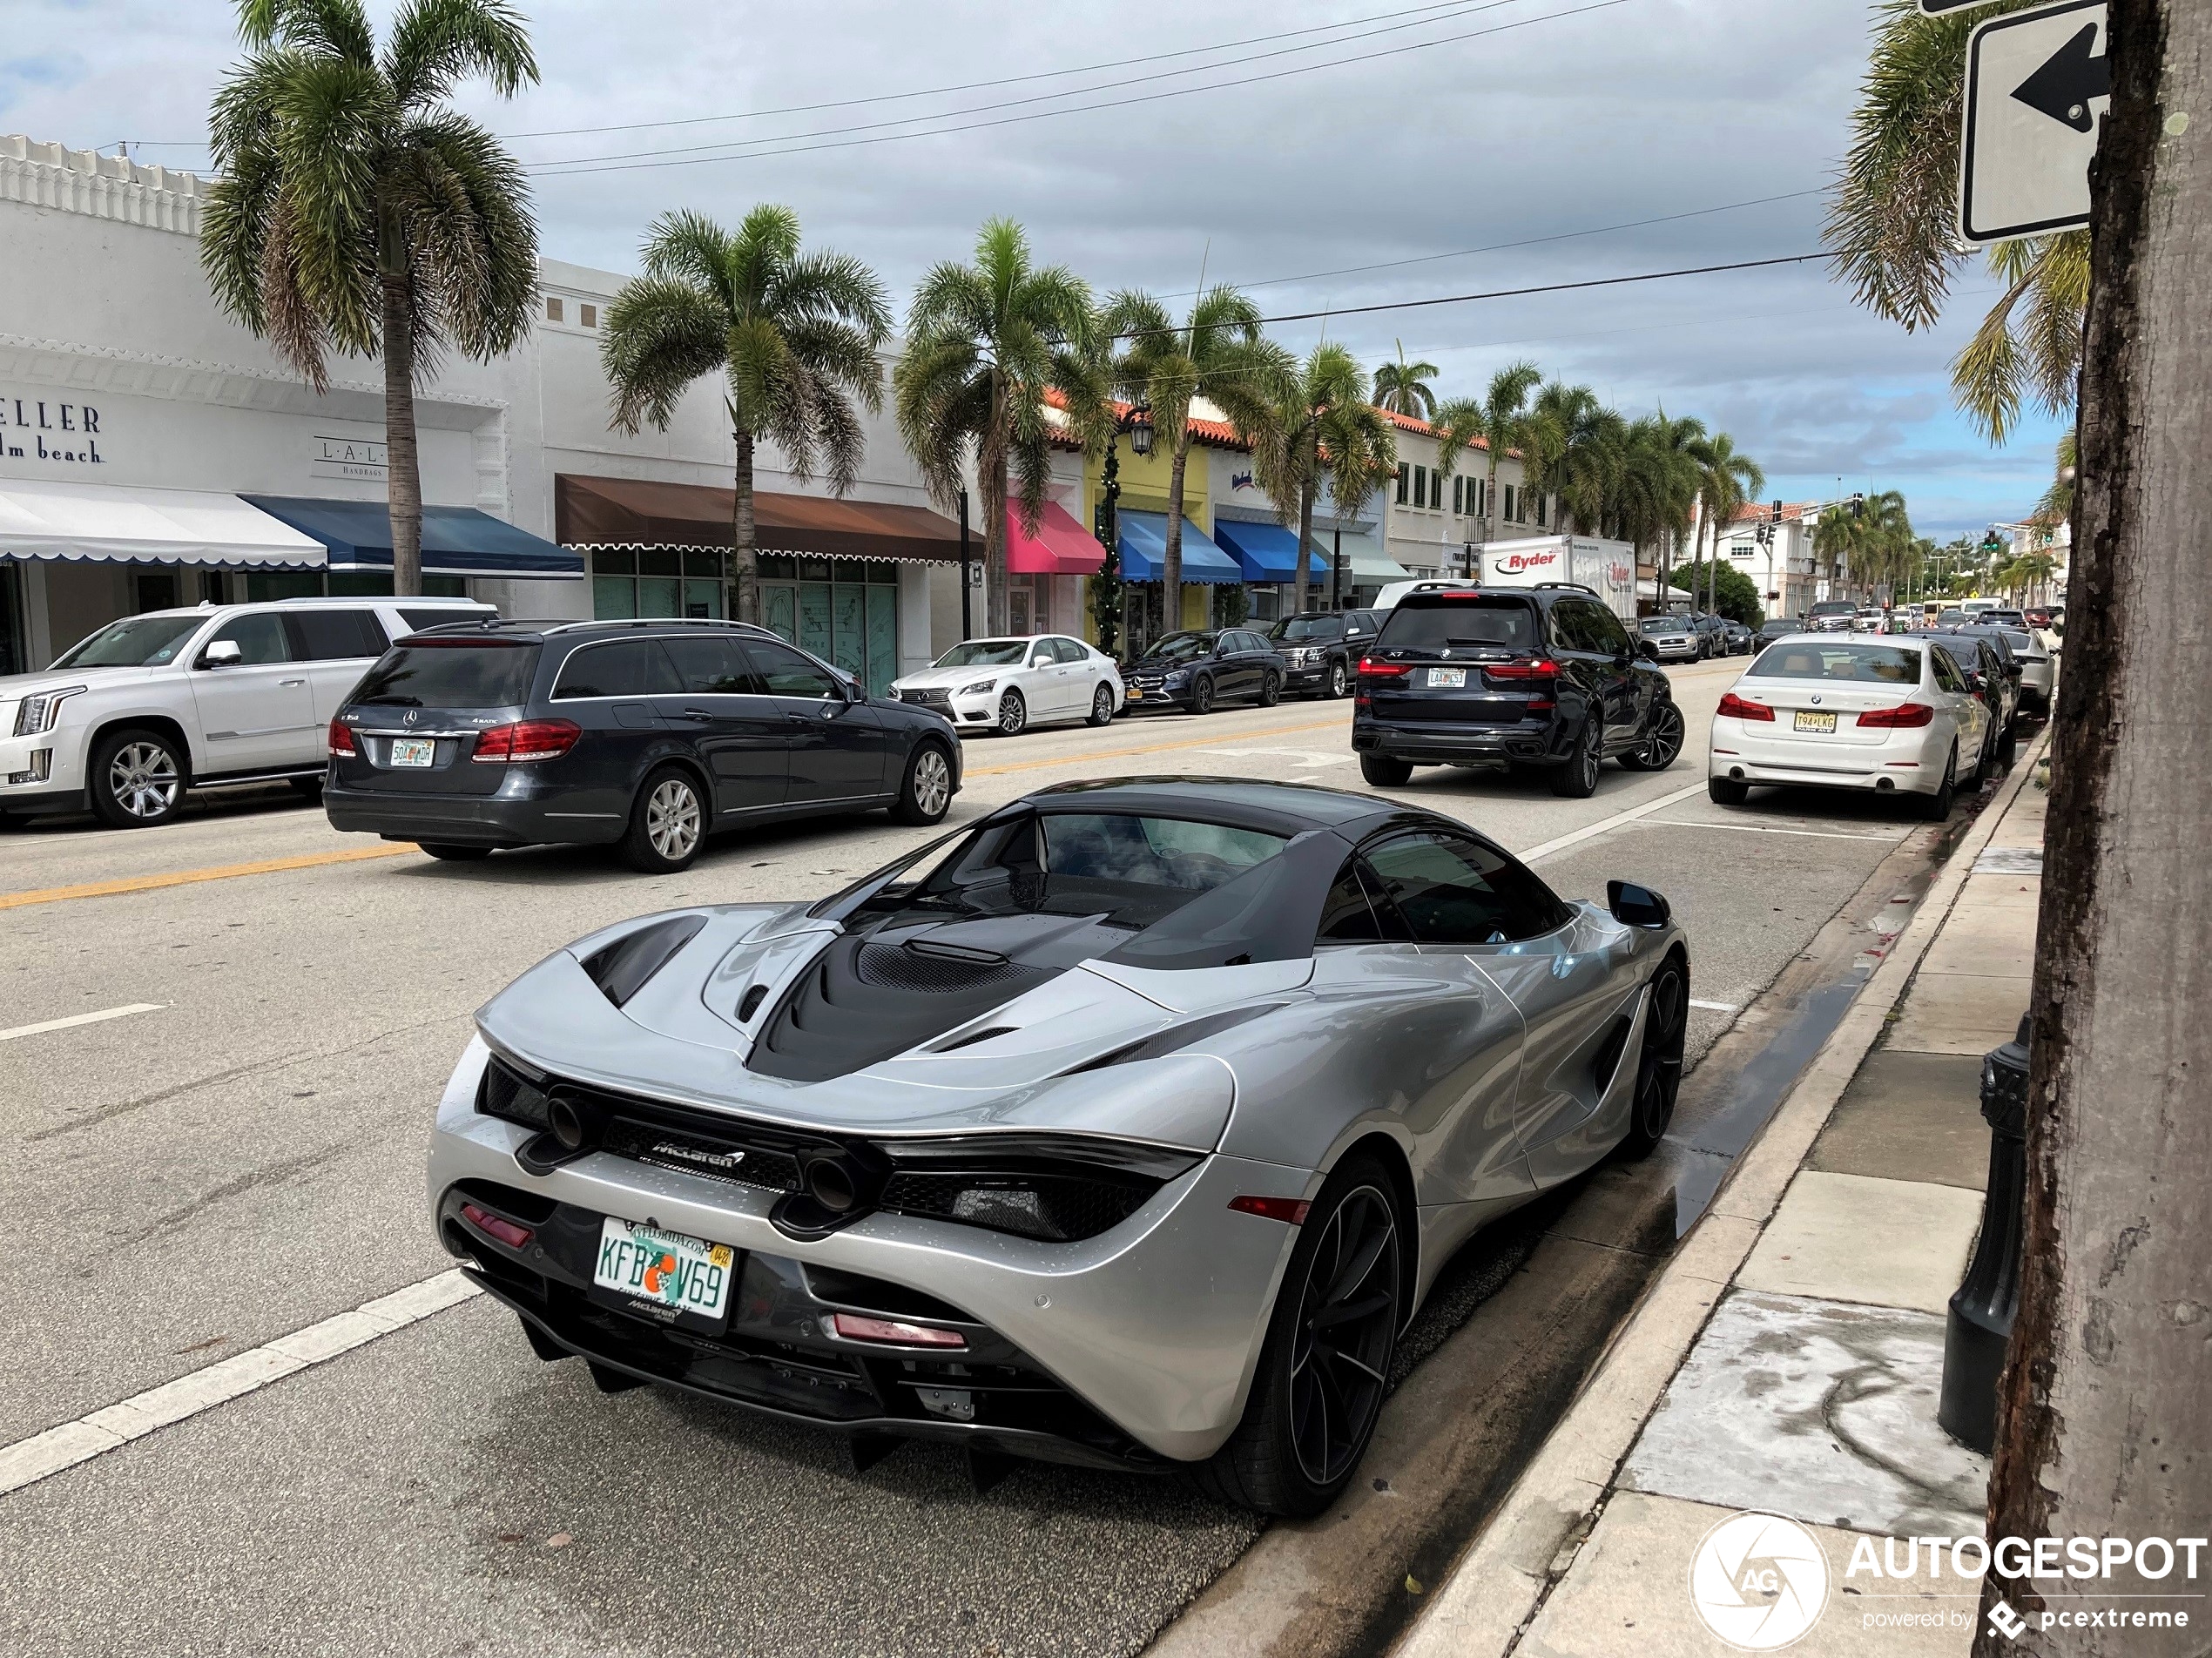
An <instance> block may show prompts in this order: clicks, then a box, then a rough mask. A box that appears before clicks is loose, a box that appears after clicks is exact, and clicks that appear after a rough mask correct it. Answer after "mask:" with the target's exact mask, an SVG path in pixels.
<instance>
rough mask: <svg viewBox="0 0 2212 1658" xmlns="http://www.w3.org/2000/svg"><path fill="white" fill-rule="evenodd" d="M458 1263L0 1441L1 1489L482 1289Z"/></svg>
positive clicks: (113, 1446)
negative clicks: (64, 1419) (21, 1435)
mask: <svg viewBox="0 0 2212 1658" xmlns="http://www.w3.org/2000/svg"><path fill="white" fill-rule="evenodd" d="M482 1293H483V1291H481V1290H479V1289H478V1288H477V1287H476V1286H475V1284H471V1283H470V1282H469V1280H468V1279H467V1278H465V1277H462V1273H461V1269H460V1268H458V1267H455V1268H454V1269H453V1270H450V1271H446V1272H441V1273H438V1274H437V1275H436V1276H435V1277H428V1278H424V1279H422V1280H421V1282H420V1283H416V1284H408V1286H407V1287H406V1288H405V1289H403V1290H397V1291H394V1292H393V1293H392V1294H390V1295H387V1296H379V1297H377V1298H376V1299H375V1300H374V1301H364V1302H363V1303H361V1305H360V1306H358V1307H354V1308H350V1309H349V1310H347V1311H344V1312H341V1313H335V1314H334V1315H332V1316H331V1317H330V1318H325V1319H323V1320H322V1321H321V1322H320V1323H318V1324H309V1325H308V1326H307V1328H306V1329H304V1330H295V1331H293V1332H292V1333H291V1334H290V1335H288V1336H279V1337H278V1338H276V1339H275V1340H274V1341H268V1342H264V1343H262V1344H261V1345H260V1346H259V1347H249V1348H247V1349H246V1351H243V1352H238V1353H233V1354H232V1355H231V1356H230V1357H229V1358H219V1359H217V1360H216V1361H215V1362H214V1363H213V1364H212V1365H202V1366H201V1367H200V1368H199V1369H198V1370H195V1371H187V1372H185V1374H184V1375H182V1376H179V1377H178V1378H176V1379H175V1380H174V1381H168V1382H164V1383H162V1384H161V1385H160V1386H158V1387H150V1388H148V1389H146V1390H145V1392H142V1393H134V1394H132V1396H131V1397H130V1398H129V1399H121V1400H118V1402H117V1403H115V1404H113V1405H107V1406H105V1407H104V1408H102V1409H100V1410H97V1411H94V1412H91V1413H90V1414H89V1415H86V1416H80V1417H78V1418H77V1419H76V1420H74V1421H71V1422H62V1423H57V1425H54V1426H52V1427H51V1428H48V1429H46V1430H45V1431H44V1432H41V1433H34V1434H32V1435H31V1436H30V1438H29V1439H17V1441H16V1442H15V1443H14V1444H12V1445H5V1446H0V1496H4V1495H6V1494H7V1493H9V1492H11V1491H20V1490H22V1489H23V1487H24V1486H29V1485H35V1484H37V1482H38V1481H39V1480H41V1479H45V1478H46V1477H47V1476H48V1475H50V1474H57V1473H61V1472H62V1471H63V1470H64V1469H65V1468H73V1467H75V1466H77V1465H78V1464H79V1463H81V1462H90V1461H91V1459H93V1458H95V1457H102V1456H105V1455H106V1454H107V1453H108V1452H111V1451H114V1450H118V1449H119V1448H120V1447H122V1446H126V1445H128V1444H130V1443H131V1441H132V1440H133V1439H144V1438H145V1436H146V1435H147V1434H149V1433H152V1432H153V1431H154V1430H155V1429H156V1428H165V1427H167V1426H168V1425H170V1424H172V1422H183V1421H188V1420H189V1419H192V1417H195V1416H198V1415H199V1413H200V1412H202V1411H207V1410H212V1409H213V1408H214V1407H215V1406H216V1405H224V1404H227V1403H228V1402H229V1401H231V1400H232V1399H239V1398H242V1397H244V1396H245V1395H246V1394H248V1393H252V1392H256V1391H258V1390H259V1389H261V1388H264V1387H266V1386H267V1385H269V1384H270V1383H271V1382H275V1381H281V1380H282V1379H283V1378H285V1377H287V1376H293V1375H296V1374H298V1373H299V1372H301V1371H303V1370H311V1369H313V1368H314V1366H315V1365H323V1364H327V1363H328V1362H329V1361H330V1360H332V1359H334V1358H337V1357H338V1356H339V1355H340V1354H341V1353H349V1352H351V1351H354V1348H356V1347H361V1346H366V1345H368V1343H370V1342H372V1341H375V1340H377V1339H378V1338H381V1337H384V1336H388V1335H390V1334H391V1333H392V1332H393V1331H395V1330H404V1329H406V1328H407V1327H408V1325H409V1324H420V1323H421V1322H422V1320H423V1319H425V1318H429V1317H430V1316H431V1315H432V1314H433V1313H438V1312H443V1311H445V1310H446V1309H447V1308H448V1307H452V1306H458V1305H459V1304H461V1303H462V1302H463V1301H467V1300H469V1299H470V1298H471V1297H475V1296H479V1295H482Z"/></svg>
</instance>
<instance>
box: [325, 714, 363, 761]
mask: <svg viewBox="0 0 2212 1658" xmlns="http://www.w3.org/2000/svg"><path fill="white" fill-rule="evenodd" d="M330 751H331V753H332V755H333V756H334V757H335V758H341V759H347V760H350V759H352V758H354V757H355V756H356V755H357V754H359V753H360V752H361V751H360V750H359V749H357V748H355V747H354V728H353V727H352V726H350V725H347V724H346V723H345V722H344V721H343V720H336V719H334V720H332V721H331V722H330Z"/></svg>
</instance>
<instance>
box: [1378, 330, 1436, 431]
mask: <svg viewBox="0 0 2212 1658" xmlns="http://www.w3.org/2000/svg"><path fill="white" fill-rule="evenodd" d="M1392 343H1393V344H1394V345H1396V346H1397V347H1398V361H1396V362H1386V363H1384V364H1383V365H1382V366H1381V367H1379V368H1377V369H1376V370H1375V407H1376V408H1386V409H1388V410H1389V411H1390V412H1391V413H1392V414H1410V415H1412V416H1413V418H1414V419H1415V420H1417V421H1425V420H1428V419H1430V418H1431V417H1432V416H1433V415H1434V414H1435V413H1436V393H1435V391H1434V389H1433V388H1431V387H1430V385H1429V381H1432V380H1433V379H1435V378H1436V376H1437V374H1438V373H1439V370H1438V368H1437V367H1436V365H1435V364H1434V363H1433V362H1413V363H1409V362H1407V361H1406V342H1405V341H1404V340H1394V341H1393V342H1392Z"/></svg>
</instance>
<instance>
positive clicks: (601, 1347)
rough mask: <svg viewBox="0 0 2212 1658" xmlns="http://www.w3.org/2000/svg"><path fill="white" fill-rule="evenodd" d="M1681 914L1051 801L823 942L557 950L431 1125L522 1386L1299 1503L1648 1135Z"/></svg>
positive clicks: (727, 939) (871, 894)
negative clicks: (1481, 1239)
mask: <svg viewBox="0 0 2212 1658" xmlns="http://www.w3.org/2000/svg"><path fill="white" fill-rule="evenodd" d="M1688 1002H1689V956H1688V951H1687V948H1686V947H1685V945H1684V943H1683V937H1682V934H1681V933H1680V931H1679V930H1678V929H1677V928H1676V927H1675V925H1674V924H1673V922H1672V920H1670V918H1669V913H1668V908H1667V904H1666V901H1665V900H1664V899H1662V898H1661V897H1660V896H1659V895H1658V894H1656V893H1652V892H1649V891H1648V890H1647V889H1645V888H1642V887H1639V886H1629V885H1625V884H1623V883H1622V882H1617V881H1616V882H1613V883H1610V884H1609V886H1608V902H1607V903H1606V904H1604V905H1602V906H1601V905H1598V904H1595V903H1589V902H1571V901H1568V900H1562V899H1561V898H1558V897H1556V896H1554V893H1552V892H1551V890H1550V889H1549V888H1548V886H1545V885H1544V883H1543V882H1542V881H1541V880H1538V879H1537V878H1536V877H1535V876H1534V875H1533V874H1531V873H1529V871H1528V870H1527V868H1525V867H1524V866H1521V864H1520V863H1518V862H1516V861H1515V860H1514V859H1513V858H1512V857H1510V856H1509V855H1507V853H1505V852H1503V851H1501V849H1500V848H1498V847H1497V846H1494V845H1493V844H1491V842H1489V841H1488V840H1487V839H1484V838H1483V837H1482V836H1480V834H1477V833H1475V832H1472V831H1470V830H1469V829H1468V828H1467V826H1464V825H1463V824H1460V823H1458V822H1456V821H1453V819H1448V818H1444V817H1440V816H1437V815H1435V814H1433V813H1431V812H1422V811H1418V810H1415V809H1413V808H1410V807H1407V806H1405V805H1399V804H1396V803H1393V802H1390V801H1386V800H1381V799H1375V798H1373V797H1372V796H1367V795H1361V794H1352V793H1347V792H1339V791H1336V790H1332V789H1324V788H1313V787H1306V786H1301V785H1290V784H1278V783H1270V782H1255V781H1250V780H1244V779H1236V778H1128V779H1117V780H1114V781H1110V782H1098V783H1084V784H1076V785H1069V786H1065V787H1060V788H1051V789H1046V790H1042V791H1041V792H1037V793H1034V794H1031V795H1028V796H1027V797H1025V798H1023V799H1019V800H1016V801H1015V802H1013V803H1012V804H1010V805H1005V806H1002V807H1001V808H999V809H998V810H996V811H995V812H991V813H990V814H989V815H988V816H987V817H985V818H983V819H981V820H980V821H978V822H974V823H972V824H970V825H968V826H965V827H962V828H961V829H960V830H958V831H957V832H954V833H953V834H950V835H948V836H946V837H944V838H942V839H938V840H936V841H934V842H933V843H932V844H930V845H928V846H924V847H922V848H921V850H920V851H918V852H916V853H913V854H912V855H910V856H908V857H906V858H902V859H900V860H899V861H898V862H897V863H895V864H894V865H892V866H889V867H887V868H884V869H881V870H879V871H877V872H876V873H873V874H872V875H869V876H868V877H867V878H866V879H865V880H860V882H858V883H856V884H855V885H853V886H848V887H846V889H845V890H844V891H842V892H840V893H835V894H834V895H833V896H831V897H828V898H825V899H823V900H821V901H819V903H815V904H813V905H806V904H799V903H786V904H741V905H725V906H712V907H699V908H695V909H685V910H678V911H674V912H671V913H664V914H659V915H652V916H647V917H644V918H643V919H641V920H634V921H629V922H625V923H624V924H622V925H621V926H618V927H610V928H607V929H606V930H605V931H604V932H600V933H593V934H592V935H591V936H590V937H588V938H585V939H583V940H579V941H577V943H576V944H574V945H572V946H570V947H569V948H568V949H566V950H563V951H561V952H560V953H558V954H555V955H554V956H552V957H551V958H550V959H549V960H545V961H543V962H541V963H539V964H538V965H537V966H536V967H533V968H531V969H530V970H529V972H528V973H526V974H523V977H522V978H520V979H519V980H517V981H516V982H515V983H514V984H513V985H512V986H510V987H509V988H508V989H507V990H505V991H504V992H502V994H500V995H499V996H497V997H496V999H494V1000H493V1001H491V1002H489V1004H488V1005H486V1006H485V1007H484V1008H483V1009H482V1011H481V1012H480V1013H479V1014H478V1015H477V1021H476V1022H477V1026H478V1031H479V1035H478V1037H477V1039H476V1040H475V1041H473V1042H472V1043H471V1044H470V1046H469V1050H468V1052H467V1055H465V1056H464V1058H463V1059H462V1062H461V1065H460V1068H458V1069H457V1070H456V1071H455V1073H454V1076H453V1080H452V1082H451V1083H450V1084H449V1085H448V1088H447V1090H446V1093H445V1096H444V1099H443V1101H442V1104H441V1106H440V1109H439V1112H438V1121H437V1129H436V1134H435V1139H434V1143H433V1147H432V1150H431V1154H430V1165H429V1196H430V1203H431V1208H432V1211H433V1214H434V1216H435V1223H436V1225H437V1227H438V1229H439V1232H440V1235H441V1237H442V1239H443V1240H444V1242H445V1244H446V1246H447V1247H448V1249H449V1250H451V1251H452V1252H453V1253H454V1254H455V1255H456V1256H458V1257H460V1258H461V1259H462V1262H463V1263H464V1264H465V1270H467V1271H468V1272H469V1274H470V1275H471V1276H472V1277H474V1278H475V1281H476V1282H477V1283H478V1284H481V1285H482V1287H483V1289H485V1290H486V1291H489V1293H490V1294H492V1295H493V1296H496V1297H498V1298H499V1300H501V1301H502V1302H503V1303H505V1304H507V1305H508V1306H509V1307H510V1308H512V1309H513V1310H514V1311H515V1312H516V1313H517V1314H518V1315H520V1317H521V1319H522V1322H523V1330H524V1331H525V1333H526V1334H527V1335H528V1337H529V1341H530V1344H531V1345H532V1346H533V1348H534V1349H535V1350H536V1352H537V1353H538V1354H539V1355H540V1356H541V1357H542V1358H547V1359H563V1358H571V1357H581V1358H583V1359H584V1360H585V1361H586V1362H587V1363H588V1364H589V1365H590V1370H591V1374H592V1376H593V1378H595V1379H596V1380H597V1383H598V1384H599V1385H600V1386H602V1387H603V1388H605V1389H607V1390H608V1391H610V1392H611V1391H616V1390H619V1389H622V1388H625V1387H632V1386H637V1385H644V1384H647V1383H659V1384H661V1385H664V1386H668V1387H674V1388H679V1389H686V1390H690V1391H691V1392H697V1393H700V1394H705V1395H707V1396H710V1397H711V1398H713V1399H721V1400H725V1401H729V1402H732V1403H735V1404H738V1405H746V1406H750V1407H752V1408H753V1409H756V1410H759V1411H764V1412H771V1413H773V1414H776V1415H779V1416H782V1417H785V1418H787V1419H797V1420H803V1421H806V1422H811V1423H816V1424H819V1425H822V1426H824V1427H826V1428H831V1429H834V1430H838V1431H840V1432H844V1433H846V1434H847V1435H849V1436H851V1437H852V1438H853V1446H854V1459H855V1461H856V1463H860V1464H865V1462H866V1461H867V1460H870V1459H872V1458H873V1455H874V1454H876V1453H877V1452H880V1449H881V1448H882V1447H884V1446H887V1445H891V1444H895V1443H896V1442H897V1440H898V1439H900V1438H925V1439H939V1440H947V1441H951V1442H954V1443H955V1444H960V1445H964V1446H966V1447H967V1449H968V1452H969V1453H970V1455H971V1457H972V1458H974V1459H976V1461H977V1464H978V1466H979V1468H980V1467H981V1466H984V1465H989V1466H992V1467H994V1468H996V1467H998V1466H1003V1463H1004V1459H1007V1458H1009V1457H1012V1456H1029V1457H1040V1458H1046V1459H1056V1460H1060V1461H1066V1462H1076V1463H1083V1464H1089V1465H1092V1466H1109V1467H1121V1468H1132V1469H1174V1468H1177V1467H1180V1468H1182V1469H1184V1470H1186V1471H1188V1472H1189V1473H1190V1474H1191V1475H1192V1476H1193V1477H1194V1478H1196V1479H1197V1481H1198V1482H1199V1483H1200V1484H1201V1485H1202V1486H1204V1487H1205V1488H1207V1489H1209V1490H1211V1491H1212V1492H1214V1493H1217V1495H1219V1496H1222V1497H1224V1498H1226V1499H1228V1500H1232V1501H1236V1502H1240V1503H1243V1504H1245V1505H1247V1506H1251V1507H1252V1508H1255V1509H1258V1510H1261V1511H1263V1512H1266V1513H1278V1514H1311V1513H1317V1512H1318V1511H1319V1510H1321V1509H1322V1508H1324V1507H1325V1506H1327V1505H1328V1503H1329V1502H1330V1501H1331V1500H1332V1498H1333V1497H1334V1496H1335V1495H1336V1493H1338V1492H1339V1490H1341V1489H1342V1488H1343V1486H1344V1485H1345V1482H1346V1481H1347V1480H1348V1479H1350V1478H1351V1476H1352V1472H1353V1470H1354V1469H1355V1468H1356V1467H1357V1466H1358V1465H1359V1459H1360V1457H1361V1455H1362V1453H1363V1452H1365V1450H1366V1445H1367V1441H1368V1439H1369V1437H1370V1436H1371V1434H1372V1432H1373V1430H1374V1425H1375V1419H1376V1415H1377V1412H1379V1409H1380V1407H1381V1405H1382V1400H1383V1395H1384V1392H1385V1391H1386V1385H1387V1378H1388V1377H1389V1376H1390V1373H1391V1359H1392V1354H1393V1345H1394V1344H1395V1342H1396V1341H1397V1339H1398V1337H1399V1332H1400V1331H1402V1330H1403V1329H1404V1328H1405V1326H1406V1321H1407V1319H1408V1318H1410V1317H1411V1316H1412V1314H1413V1311H1414V1310H1415V1309H1416V1308H1418V1307H1419V1306H1420V1303H1421V1298H1422V1297H1423V1295H1424V1294H1425V1293H1426V1291H1427V1290H1428V1288H1429V1286H1430V1284H1432V1283H1433V1281H1434V1279H1435V1277H1436V1275H1437V1273H1438V1270H1440V1267H1441V1266H1442V1265H1443V1264H1444V1263H1445V1261H1446V1260H1447V1257H1450V1256H1451V1254H1452V1253H1453V1250H1455V1249H1457V1248H1458V1247H1459V1246H1460V1244H1462V1243H1464V1242H1465V1241H1466V1240H1467V1238H1468V1237H1470V1236H1471V1235H1472V1234H1473V1233H1474V1231H1475V1230H1477V1229H1478V1228H1480V1227H1481V1226H1483V1225H1484V1224H1486V1223H1488V1222H1490V1221H1493V1220H1494V1219H1496V1218H1497V1217H1500V1216H1501V1215H1503V1214H1505V1213H1506V1212H1507V1210H1511V1209H1513V1208H1514V1207H1515V1206H1516V1205H1518V1204H1521V1203H1527V1201H1528V1200H1529V1199H1530V1198H1532V1197H1534V1196H1535V1195H1536V1194H1538V1193H1540V1192H1541V1191H1543V1190H1546V1189H1547V1188H1548V1187H1552V1186H1554V1185H1556V1184H1558V1183H1560V1182H1561V1181H1566V1180H1571V1179H1573V1178H1574V1177H1575V1176H1577V1175H1579V1174H1581V1173H1582V1172H1583V1171H1584V1170H1586V1169H1589V1168H1591V1167H1592V1166H1593V1165H1594V1164H1595V1163H1599V1162H1600V1161H1601V1160H1602V1159H1604V1158H1605V1157H1607V1156H1611V1155H1615V1154H1619V1155H1622V1156H1629V1157H1636V1156H1642V1155H1644V1154H1646V1153H1648V1152H1649V1151H1650V1150H1651V1149H1652V1148H1653V1147H1654V1146H1655V1145H1656V1144H1657V1142H1658V1141H1659V1138H1660V1136H1662V1134H1663V1133H1664V1132H1665V1131H1666V1129H1667V1125H1668V1122H1669V1117H1670V1115H1672V1112H1673V1109H1674V1102H1675V1095H1676V1087H1677V1084H1678V1082H1679V1080H1680V1074H1681V1068H1682V1055H1683V1025H1684V1017H1685V1013H1686V1009H1687V1007H1688Z"/></svg>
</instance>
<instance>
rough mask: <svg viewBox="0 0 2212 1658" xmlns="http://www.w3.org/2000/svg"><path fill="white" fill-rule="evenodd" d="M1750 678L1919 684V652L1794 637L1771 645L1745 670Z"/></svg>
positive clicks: (1902, 647) (1844, 640)
mask: <svg viewBox="0 0 2212 1658" xmlns="http://www.w3.org/2000/svg"><path fill="white" fill-rule="evenodd" d="M1743 677H1745V678H1747V679H1834V680H1838V681H1843V682H1846V683H1850V684H1862V685H1867V684H1871V685H1917V684H1919V683H1920V653H1919V651H1918V650H1912V649H1911V648H1910V647H1908V646H1905V645H1895V644H1855V643H1853V642H1852V641H1851V639H1850V638H1849V637H1848V636H1844V637H1838V638H1836V639H1835V640H1834V641H1833V642H1832V643H1831V642H1829V641H1825V640H1822V641H1815V640H1811V639H1793V640H1791V642H1790V643H1789V644H1771V645H1769V646H1768V647H1767V648H1766V649H1765V650H1762V651H1761V652H1760V653H1759V656H1758V659H1757V661H1755V662H1754V663H1752V664H1751V665H1750V667H1748V668H1746V669H1745V670H1744V671H1743Z"/></svg>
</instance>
